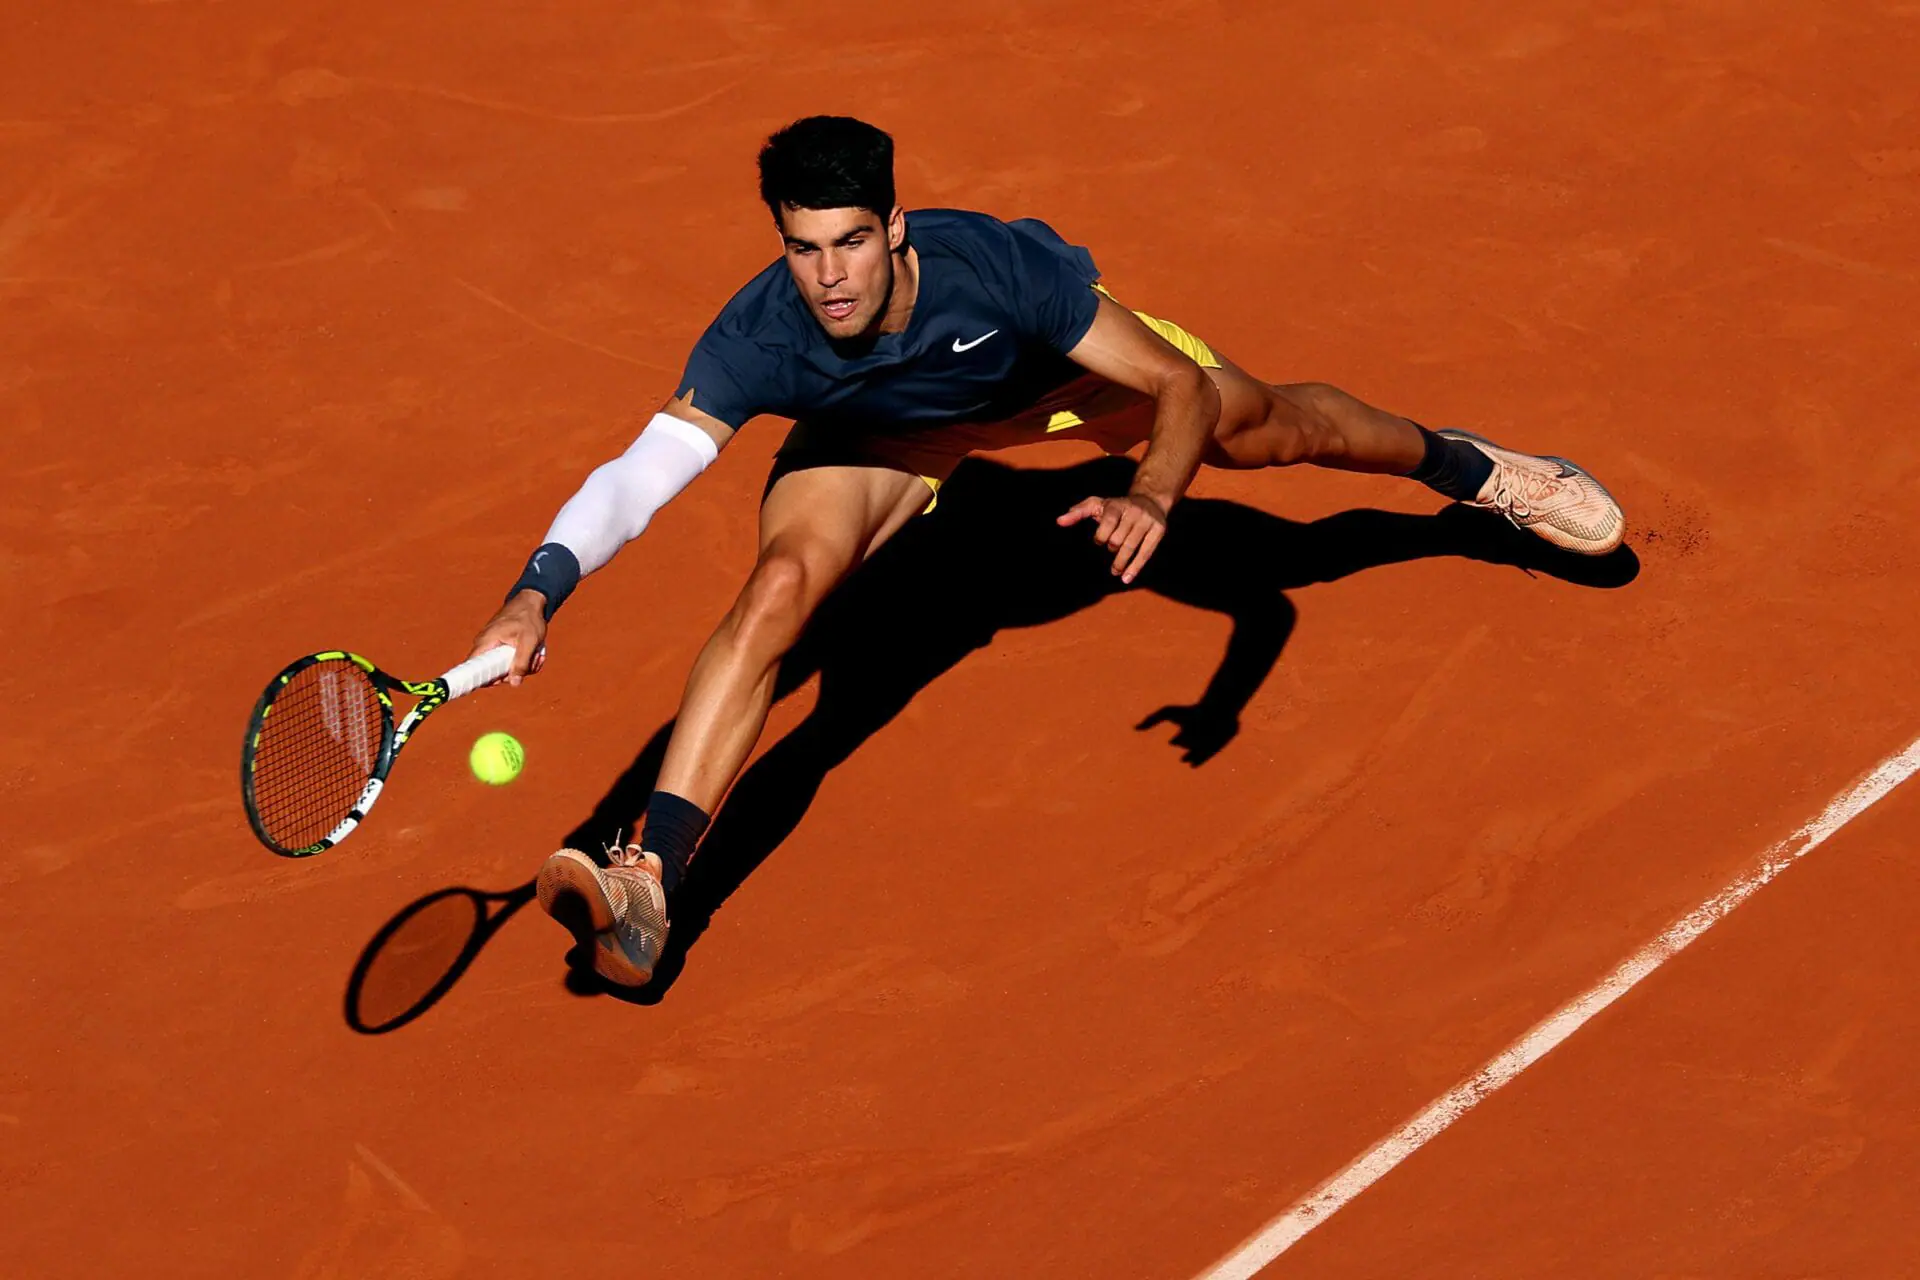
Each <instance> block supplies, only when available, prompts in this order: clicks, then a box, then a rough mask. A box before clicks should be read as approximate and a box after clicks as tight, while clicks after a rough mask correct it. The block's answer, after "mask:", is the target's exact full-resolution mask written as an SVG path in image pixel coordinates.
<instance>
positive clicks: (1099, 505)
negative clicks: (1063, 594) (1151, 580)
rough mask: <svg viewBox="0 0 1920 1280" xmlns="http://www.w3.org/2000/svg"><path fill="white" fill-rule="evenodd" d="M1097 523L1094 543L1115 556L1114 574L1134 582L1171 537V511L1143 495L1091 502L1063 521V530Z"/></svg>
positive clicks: (1062, 518)
mask: <svg viewBox="0 0 1920 1280" xmlns="http://www.w3.org/2000/svg"><path fill="white" fill-rule="evenodd" d="M1082 520H1097V521H1099V523H1098V524H1096V525H1095V526H1094V529H1093V540H1094V541H1095V542H1098V543H1100V544H1101V545H1102V546H1104V547H1106V548H1107V550H1109V551H1111V552H1113V553H1114V555H1113V572H1114V573H1116V574H1118V575H1119V577H1120V581H1122V582H1132V581H1133V580H1134V579H1135V578H1137V577H1139V576H1140V571H1141V570H1142V569H1144V568H1146V567H1147V560H1148V559H1149V558H1150V557H1151V556H1152V555H1153V552H1154V549H1155V548H1156V547H1158V546H1159V545H1160V539H1162V538H1164V537H1166V536H1167V508H1166V507H1165V506H1164V505H1163V504H1161V503H1160V502H1158V501H1156V500H1155V499H1153V498H1149V497H1147V496H1146V495H1145V494H1143V493H1130V494H1128V495H1127V496H1126V497H1124V498H1088V499H1087V500H1086V501H1085V502H1082V503H1080V504H1079V505H1077V506H1075V507H1074V508H1073V510H1071V511H1069V512H1067V514H1065V515H1063V516H1061V517H1060V520H1059V524H1060V526H1061V527H1062V528H1065V527H1066V526H1068V525H1075V524H1079V523H1080V522H1081V521H1082Z"/></svg>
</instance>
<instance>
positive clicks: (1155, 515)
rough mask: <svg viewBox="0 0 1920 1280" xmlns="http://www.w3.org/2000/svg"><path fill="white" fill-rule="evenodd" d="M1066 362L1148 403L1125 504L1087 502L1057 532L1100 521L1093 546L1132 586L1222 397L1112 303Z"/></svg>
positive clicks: (1189, 476)
mask: <svg viewBox="0 0 1920 1280" xmlns="http://www.w3.org/2000/svg"><path fill="white" fill-rule="evenodd" d="M1067 355H1068V357H1069V358H1070V359H1072V360H1073V361H1074V362H1075V363H1076V364H1078V365H1080V366H1081V367H1082V368H1084V369H1087V370H1089V371H1090V372H1093V373H1097V374H1099V375H1100V376H1101V377H1103V378H1106V379H1107V380H1108V381H1110V382H1117V383H1119V384H1120V385H1122V386H1125V387H1131V388H1133V389H1134V390H1135V391H1138V392H1140V393H1141V394H1143V395H1149V396H1152V397H1153V401H1154V413H1153V435H1152V437H1151V438H1150V439H1149V441H1148V443H1147V453H1146V456H1145V457H1143V458H1142V459H1141V460H1140V466H1139V469H1138V470H1136V471H1135V472H1134V475H1133V484H1132V486H1131V487H1130V488H1129V489H1128V491H1127V496H1126V497H1124V498H1088V499H1087V500H1086V501H1085V502H1082V503H1080V504H1079V505H1077V506H1075V507H1074V508H1073V509H1072V510H1071V511H1069V512H1067V513H1066V514H1065V515H1063V516H1061V517H1060V523H1061V524H1062V525H1071V524H1078V523H1079V522H1080V521H1082V520H1095V521H1098V523H1097V525H1096V526H1095V528H1094V534H1093V536H1094V540H1095V541H1096V542H1099V543H1102V544H1104V545H1105V546H1106V547H1107V548H1108V549H1109V550H1111V551H1112V552H1113V553H1114V557H1113V571H1114V573H1116V574H1118V575H1119V576H1120V578H1121V580H1122V581H1124V582H1132V581H1133V580H1134V579H1135V578H1136V577H1138V576H1139V574H1140V570H1142V569H1143V568H1145V567H1146V564H1147V560H1148V559H1149V558H1150V557H1151V556H1152V555H1153V552H1154V549H1155V548H1156V547H1158V546H1159V545H1160V539H1161V538H1163V537H1165V536H1166V531H1167V513H1168V512H1169V511H1170V510H1172V508H1173V504H1174V503H1176V502H1178V501H1179V500H1180V495H1182V494H1184V493H1185V492H1186V491H1187V486H1188V485H1189V484H1191V483H1192V482H1193V473H1194V472H1196V471H1198V470H1199V469H1200V458H1201V455H1202V454H1204V453H1205V452H1206V448H1207V441H1208V440H1210V439H1212V437H1213V428H1214V425H1215V424H1216V423H1217V422H1219V420H1220V392H1219V389H1218V388H1216V387H1215V386H1214V385H1213V379H1212V378H1209V377H1208V376H1207V374H1206V371H1205V370H1204V369H1202V368H1201V367H1200V366H1199V365H1197V364H1195V363H1194V362H1193V361H1192V360H1189V359H1188V358H1187V357H1186V355H1185V354H1183V353H1182V352H1181V351H1180V350H1179V349H1178V348H1176V347H1175V346H1174V345H1173V344H1172V343H1170V342H1168V341H1167V340H1166V339H1165V338H1162V337H1161V336H1160V335H1159V334H1157V333H1155V332H1154V331H1153V330H1151V329H1149V328H1148V327H1147V326H1146V325H1145V324H1143V323H1141V321H1140V317H1138V316H1136V315H1134V314H1133V313H1132V312H1131V311H1128V310H1127V309H1126V308H1125V307H1123V306H1121V305H1120V304H1119V303H1117V302H1115V301H1113V299H1111V298H1107V297H1102V298H1101V299H1100V310H1099V312H1098V314H1096V315H1095V316H1094V320H1093V327H1092V328H1090V329H1088V330H1087V334H1086V336H1085V337H1084V338H1082V339H1081V340H1080V341H1079V343H1078V344H1076V345H1075V346H1074V348H1073V350H1071V351H1069V352H1067Z"/></svg>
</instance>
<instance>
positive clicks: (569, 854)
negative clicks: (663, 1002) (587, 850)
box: [534, 844, 667, 987]
mask: <svg viewBox="0 0 1920 1280" xmlns="http://www.w3.org/2000/svg"><path fill="white" fill-rule="evenodd" d="M608 855H609V857H611V858H612V865H610V866H607V867H602V866H600V865H599V864H598V863H596V862H595V861H594V860H593V859H592V858H590V857H588V856H587V855H586V854H584V853H581V852H580V851H579V850H578V849H561V850H559V851H558V852H556V853H554V854H552V855H550V856H549V857H548V858H547V860H546V861H545V862H544V863H542V864H541V866H540V874H539V875H538V876H537V877H536V878H535V879H534V892H535V894H536V895H537V896H538V897H539V899H540V906H541V907H542V909H544V910H545V911H546V913H547V914H548V915H550V916H553V917H554V918H555V919H556V920H560V921H561V923H563V924H564V923H566V921H565V919H564V915H565V912H566V904H567V902H568V900H569V899H578V900H579V901H580V902H581V903H582V904H584V905H585V907H586V912H587V921H588V924H589V925H590V927H591V928H592V930H593V939H592V941H593V971H594V972H595V973H597V974H599V975H600V976H601V977H603V978H605V979H606V980H607V981H608V982H612V983H615V984H617V985H619V986H623V987H644V986H646V985H647V983H648V982H650V981H652V979H653V970H654V967H655V966H656V965H658V964H659V963H660V952H661V951H662V950H663V949H664V948H665V947H666V945H667V892H666V890H665V889H664V888H662V887H661V884H660V858H659V856H658V855H656V854H651V853H646V852H643V851H642V850H641V848H640V847H639V846H638V845H631V844H630V845H628V846H627V847H626V848H625V849H620V850H608ZM556 908H557V909H556Z"/></svg>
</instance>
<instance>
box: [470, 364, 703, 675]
mask: <svg viewBox="0 0 1920 1280" xmlns="http://www.w3.org/2000/svg"><path fill="white" fill-rule="evenodd" d="M732 438H733V428H731V427H729V426H728V425H727V424H726V423H724V422H721V421H720V420H719V419H718V418H715V417H713V416H712V415H710V414H706V413H703V412H701V411H700V410H698V409H696V408H694V407H693V403H692V397H691V395H690V394H689V395H687V396H681V397H678V398H676V399H673V400H669V401H667V403H666V404H665V405H664V406H663V407H662V408H661V410H660V412H659V413H656V414H655V415H654V416H653V420H652V421H651V422H649V423H648V424H647V426H646V429H645V430H643V431H642V432H641V433H640V436H639V438H638V439H636V440H635V441H634V442H633V444H632V446H631V447H629V448H628V449H627V451H626V452H625V453H623V454H621V455H620V456H619V457H618V458H615V459H614V460H613V461H611V462H608V463H605V464H603V465H601V466H599V467H597V468H595V470H594V472H593V474H591V475H589V476H588V477H587V480H586V483H585V484H583V485H581V486H580V491H579V492H578V493H576V494H574V495H573V497H571V498H569V499H568V500H567V503H566V505H565V506H563V507H561V508H560V514H559V515H557V516H555V517H554V518H553V525H552V527H551V528H549V529H548V530H547V536H546V538H545V539H544V540H543V541H542V542H541V544H540V546H539V548H538V549H537V550H536V551H535V552H534V553H533V555H531V556H530V557H528V559H527V567H526V568H525V569H524V570H523V571H522V572H521V574H520V580H519V581H518V582H516V583H514V584H513V589H512V590H511V591H509V592H508V593H507V599H506V603H505V604H503V605H501V606H500V609H499V611H498V612H496V613H495V614H494V615H493V617H492V618H491V619H489V620H488V622H487V625H486V626H484V627H482V628H481V629H480V634H479V635H478V636H477V637H475V638H474V642H473V652H474V653H475V654H479V653H482V652H484V651H486V650H488V649H491V648H493V647H495V646H496V645H502V644H510V645H512V646H513V668H512V670H510V671H509V672H508V673H507V675H506V677H505V679H506V682H507V683H508V684H515V685H517V684H519V683H520V681H521V680H523V679H524V678H526V677H527V676H528V675H530V674H531V673H533V672H535V671H538V670H539V669H540V667H541V664H542V663H543V662H544V661H545V659H546V640H547V624H548V622H550V621H551V620H552V618H553V614H554V610H556V609H558V608H559V607H560V606H561V605H562V604H563V603H565V601H566V598H567V597H568V596H569V595H571V594H572V593H573V589H574V588H575V587H576V586H578V585H579V583H580V579H582V578H584V577H586V576H587V575H588V574H590V573H592V572H593V571H594V570H596V569H599V568H601V567H602V566H604V565H605V564H606V563H607V562H608V561H609V560H612V559H613V557H614V553H616V552H617V551H619V550H620V548H621V547H623V546H625V545H626V544H627V543H629V542H631V541H633V540H634V539H635V538H637V537H639V536H640V534H641V533H642V532H644V531H645V529H646V527H647V525H648V523H649V522H650V521H651V520H652V519H653V516H654V513H655V512H657V511H658V510H660V508H661V507H664V506H665V505H666V504H667V503H668V502H670V501H672V500H673V498H674V497H675V496H676V495H678V494H679V493H680V491H681V490H682V489H685V488H686V487H687V485H689V484H691V483H692V482H693V479H694V477H696V476H698V475H699V474H700V473H701V472H702V471H705V470H706V469H707V467H708V466H709V465H711V464H712V462H713V460H714V459H715V458H716V457H718V456H719V454H720V450H721V449H722V448H724V447H725V446H726V443H727V441H728V440H730V439H732Z"/></svg>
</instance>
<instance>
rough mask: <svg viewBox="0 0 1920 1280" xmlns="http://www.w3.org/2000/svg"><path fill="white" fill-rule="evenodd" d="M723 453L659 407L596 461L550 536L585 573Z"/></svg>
mask: <svg viewBox="0 0 1920 1280" xmlns="http://www.w3.org/2000/svg"><path fill="white" fill-rule="evenodd" d="M719 456H720V446H719V445H717V444H715V443H714V442H713V437H712V436H710V435H708V434H707V433H706V432H704V431H702V430H701V429H700V428H698V427H696V426H694V425H693V424H692V423H691V422H683V421H681V420H680V419H679V418H676V417H673V416H672V415H670V414H665V413H656V414H654V415H653V421H651V422H649V423H648V424H647V425H646V428H645V429H644V430H643V431H641V433H640V437H639V439H637V440H635V441H634V442H633V444H632V445H631V446H630V447H629V448H628V449H627V451H626V452H625V453H623V454H621V455H620V456H619V457H617V458H615V459H614V460H613V461H612V462H609V463H605V464H603V465H602V466H599V467H596V468H595V469H594V472H593V474H592V475H590V476H588V477H587V482H586V483H585V484H583V485H581V486H580V491H579V492H578V493H576V494H574V495H573V497H571V498H569V499H567V505H566V506H564V507H561V508H560V514H559V515H557V516H555V517H554V518H553V527H552V528H550V529H548V530H547V536H546V541H547V542H558V543H560V544H561V545H562V546H564V547H566V548H567V550H569V551H571V552H573V554H574V558H575V559H577V560H579V562H580V573H581V576H582V577H584V576H586V575H587V574H589V573H592V572H593V571H594V570H595V569H598V568H600V567H601V566H602V565H604V564H606V563H607V561H609V560H611V559H613V553H614V552H616V551H618V550H619V549H620V548H621V547H623V546H625V545H626V544H627V543H629V542H631V541H633V540H634V539H635V538H637V537H639V536H640V534H641V532H642V531H643V530H644V529H645V528H646V527H647V522H648V521H650V520H652V519H653V513H654V512H656V511H658V510H659V509H660V508H661V507H664V506H666V505H667V503H668V502H669V501H670V500H672V498H673V497H674V495H676V494H678V493H679V492H680V491H681V490H682V489H684V488H686V487H687V486H688V485H689V484H691V483H692V482H693V478H694V477H695V476H697V475H699V474H700V473H701V472H702V471H705V470H706V469H707V467H708V466H709V465H710V464H711V463H712V462H713V460H714V459H715V458H717V457H719Z"/></svg>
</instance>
